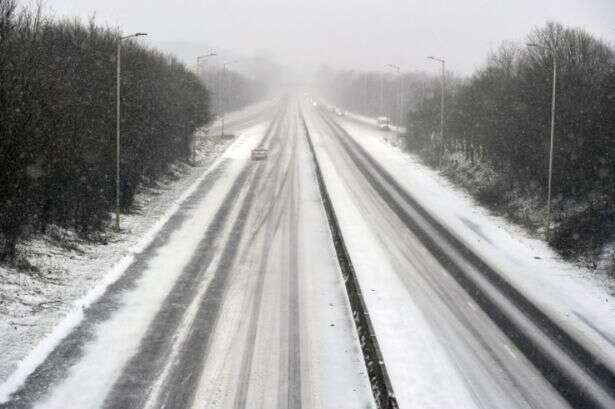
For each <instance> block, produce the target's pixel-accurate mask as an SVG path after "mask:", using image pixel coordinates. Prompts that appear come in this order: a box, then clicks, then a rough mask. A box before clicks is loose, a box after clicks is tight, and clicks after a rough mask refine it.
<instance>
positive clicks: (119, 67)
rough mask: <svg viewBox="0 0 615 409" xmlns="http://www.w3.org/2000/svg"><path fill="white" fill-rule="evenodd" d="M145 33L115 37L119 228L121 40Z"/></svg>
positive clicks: (117, 208)
mask: <svg viewBox="0 0 615 409" xmlns="http://www.w3.org/2000/svg"><path fill="white" fill-rule="evenodd" d="M146 35H147V33H135V34H130V35H127V36H119V37H118V39H117V57H116V64H117V67H116V73H117V78H116V80H117V84H116V86H117V91H116V116H115V118H116V124H115V132H116V135H115V229H116V230H117V231H119V230H120V119H121V112H120V97H121V95H120V92H121V87H120V83H121V79H122V71H121V58H122V41H124V40H128V39H129V38H134V37H141V36H146Z"/></svg>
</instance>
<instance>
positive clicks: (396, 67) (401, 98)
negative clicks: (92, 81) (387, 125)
mask: <svg viewBox="0 0 615 409" xmlns="http://www.w3.org/2000/svg"><path fill="white" fill-rule="evenodd" d="M385 67H388V68H391V69H393V70H395V72H396V73H397V76H398V77H399V96H398V101H399V122H398V124H397V134H398V135H401V124H402V122H403V117H404V76H403V75H401V68H400V67H399V65H395V64H386V65H385Z"/></svg>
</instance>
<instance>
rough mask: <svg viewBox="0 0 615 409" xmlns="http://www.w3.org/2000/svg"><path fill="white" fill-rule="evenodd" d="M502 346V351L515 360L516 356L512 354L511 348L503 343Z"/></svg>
mask: <svg viewBox="0 0 615 409" xmlns="http://www.w3.org/2000/svg"><path fill="white" fill-rule="evenodd" d="M502 345H503V346H504V349H505V350H506V351H507V352H508V354H509V355H510V356H511V357H512V358H513V359H517V355H515V353H514V352H513V350H512V348H511V347H510V346H509V345H508V344H507V343H505V342H502Z"/></svg>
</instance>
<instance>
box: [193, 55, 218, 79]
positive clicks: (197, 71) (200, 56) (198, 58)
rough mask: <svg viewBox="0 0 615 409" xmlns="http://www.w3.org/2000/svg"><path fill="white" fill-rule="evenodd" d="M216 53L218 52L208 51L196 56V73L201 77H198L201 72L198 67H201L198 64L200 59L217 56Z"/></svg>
mask: <svg viewBox="0 0 615 409" xmlns="http://www.w3.org/2000/svg"><path fill="white" fill-rule="evenodd" d="M217 55H218V54H216V53H215V52H213V51H210V52H209V53H207V54H204V55H199V56H198V57H196V75H197V77H199V78H201V77H200V74H201V70H200V67H201V65H200V64H201V60H204V59H205V58H208V57H215V56H217Z"/></svg>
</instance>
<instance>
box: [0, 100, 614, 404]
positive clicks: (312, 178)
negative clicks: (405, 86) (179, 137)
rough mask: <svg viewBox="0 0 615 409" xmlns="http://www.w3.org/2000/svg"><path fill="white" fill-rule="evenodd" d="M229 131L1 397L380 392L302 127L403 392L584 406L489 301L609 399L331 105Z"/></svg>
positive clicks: (297, 108) (403, 397) (87, 399)
mask: <svg viewBox="0 0 615 409" xmlns="http://www.w3.org/2000/svg"><path fill="white" fill-rule="evenodd" d="M227 129H228V132H229V133H233V134H235V135H237V139H236V141H235V142H234V143H233V144H232V145H231V146H230V147H229V149H228V150H227V151H226V152H225V153H224V154H223V155H222V156H221V158H220V159H219V160H218V161H217V162H216V163H215V164H214V165H213V166H212V168H211V169H210V170H209V171H208V173H207V174H206V175H205V177H204V178H203V181H202V182H201V183H200V184H199V185H198V187H197V188H196V190H195V191H194V193H193V194H192V195H191V196H190V197H189V198H188V199H187V200H186V201H185V202H184V203H182V204H181V206H180V207H179V210H178V211H177V213H176V214H175V215H174V216H172V217H171V218H170V220H169V221H168V222H167V223H166V224H165V226H164V227H163V229H162V230H161V232H160V233H159V234H158V235H157V236H156V238H155V240H154V241H153V242H152V244H150V245H149V246H148V247H147V248H145V249H143V250H142V251H140V252H138V253H137V254H136V256H135V258H134V260H133V261H132V263H131V264H130V265H128V266H127V269H126V271H125V273H124V274H123V275H122V276H121V277H120V278H119V280H117V281H116V282H114V283H113V284H112V285H111V286H109V287H108V289H107V291H106V292H105V293H104V294H103V295H102V296H101V297H100V298H99V299H98V301H97V302H95V303H94V304H92V305H91V306H90V307H88V308H87V309H85V310H84V311H83V320H82V321H81V322H80V323H79V325H77V326H76V327H75V329H74V330H72V331H71V332H70V333H69V334H67V336H66V337H65V338H64V339H63V340H62V341H61V343H60V344H59V345H58V346H57V347H56V348H55V349H54V350H53V352H52V353H51V354H50V355H49V356H47V357H46V358H45V359H44V361H43V362H42V364H41V365H40V366H39V367H38V368H37V369H36V370H35V371H34V372H33V373H32V374H31V375H30V376H29V377H28V378H27V380H26V381H25V383H24V384H23V385H22V386H21V387H20V388H19V389H18V390H16V391H15V393H13V395H11V399H10V400H9V401H7V402H5V403H3V404H0V408H109V409H112V408H122V409H124V408H292V409H298V408H349V409H359V408H373V407H375V403H374V398H373V395H372V390H371V386H370V382H369V379H368V376H367V371H366V366H365V365H366V364H365V362H364V359H363V356H362V353H361V348H360V343H359V340H358V338H357V332H356V329H355V327H354V323H353V316H352V312H351V310H350V306H349V303H348V299H347V295H346V293H345V288H344V281H343V277H342V273H341V271H340V267H339V265H338V260H337V257H336V253H335V249H334V246H333V243H332V238H331V233H330V229H329V224H328V221H327V217H326V214H325V210H324V208H323V203H322V198H321V196H320V192H319V188H318V184H317V179H316V171H315V166H316V164H315V162H314V157H313V156H312V151H311V150H310V147H309V144H308V137H309V138H310V139H309V140H311V141H312V143H313V146H314V152H315V154H316V158H317V159H318V161H319V163H320V166H321V171H322V175H323V178H324V181H325V184H326V185H328V187H329V188H330V189H328V191H329V195H330V196H331V202H332V204H333V207H334V208H335V210H336V212H337V214H338V218H339V221H340V229H341V232H342V234H343V235H344V236H345V241H346V243H347V248H348V252H349V255H350V258H351V259H352V261H353V263H354V264H355V269H356V271H357V276H358V278H359V282H360V283H361V285H362V286H364V288H363V290H364V292H368V293H369V297H367V298H369V299H368V302H367V303H366V305H367V307H368V309H369V308H370V307H371V308H372V310H371V311H370V315H371V320H372V322H373V323H374V328H375V330H376V335H377V336H378V341H379V343H380V345H381V347H382V350H383V357H384V361H385V364H386V365H387V367H388V372H389V375H390V378H391V382H392V386H393V389H394V390H395V393H396V395H397V397H398V401H399V403H400V407H402V408H414V407H459V408H543V409H551V408H567V407H570V406H571V402H573V403H572V405H574V400H571V399H572V398H571V397H570V396H566V394H565V393H563V392H565V391H563V390H562V389H561V388H564V387H565V384H564V383H562V384H561V385H558V384H557V382H555V381H554V379H555V378H554V375H550V374H549V373H547V372H548V370H547V369H545V368H548V366H544V365H543V366H541V365H540V364H539V362H538V359H539V358H540V357H539V358H536V356H537V355H533V354H532V351H530V350H529V349H528V348H525V346H526V345H525V344H523V342H524V341H520V340H519V339H515V338H514V337H513V336H512V335H511V334H512V332H510V331H509V330H508V329H507V328H503V326H502V320H503V318H501V317H499V316H496V315H494V314H495V313H494V312H493V311H491V310H485V308H484V307H485V305H487V304H486V303H487V301H484V300H483V299H489V300H493V301H489V302H492V303H493V305H494V306H496V307H497V308H500V309H501V310H502V311H504V312H502V313H501V314H500V313H499V312H498V314H500V315H502V314H503V315H502V316H506V317H508V316H510V317H512V318H507V319H509V320H511V321H510V322H512V321H514V323H515V325H517V327H519V328H521V327H523V328H524V330H523V331H524V334H527V336H528V339H530V340H532V342H535V344H534V343H533V344H532V348H534V349H536V350H540V351H542V349H545V351H546V352H544V351H543V352H544V353H543V355H544V356H547V357H548V358H549V359H551V360H552V361H557V362H558V365H560V366H561V368H564V369H565V370H566V371H569V372H567V373H572V374H573V375H574V376H577V378H575V379H577V380H579V382H580V384H582V387H583V388H585V389H584V390H586V391H589V392H588V393H589V394H594V395H595V396H596V401H595V402H596V405H594V406H592V407H608V405H609V404H610V402H613V400H612V394H611V393H612V391H610V392H609V391H605V390H604V388H603V387H602V386H603V385H602V386H601V385H599V383H598V382H594V381H595V380H592V379H591V376H588V375H587V374H586V373H585V372H584V371H583V370H580V369H578V367H577V366H575V365H577V363H576V362H574V359H573V358H571V357H570V356H568V355H567V352H566V351H565V348H564V347H562V345H563V344H562V343H560V344H558V343H557V342H555V341H554V340H552V339H549V337H548V336H546V335H544V334H543V331H542V329H540V328H536V323H535V322H534V321H533V318H532V317H527V316H525V315H524V314H523V313H520V312H518V311H517V306H516V305H513V304H514V303H513V302H512V301H510V300H508V299H506V297H503V296H501V295H500V293H499V292H498V290H497V289H492V288H491V287H490V284H489V283H488V282H486V281H487V280H485V279H483V278H481V277H482V276H481V275H480V272H478V271H475V270H477V268H476V266H475V265H472V263H471V262H469V261H468V260H469V258H468V257H469V256H468V255H467V254H463V251H462V249H460V248H459V247H458V246H454V245H448V244H447V243H448V242H447V241H446V240H445V239H442V241H441V242H440V241H439V240H436V242H434V241H433V239H430V237H440V236H438V235H439V234H440V233H439V232H438V231H436V230H437V229H434V228H433V227H432V226H429V225H428V224H425V223H423V222H422V220H423V219H424V217H423V216H421V215H420V214H419V213H420V212H417V210H416V209H415V208H413V206H412V203H411V201H410V200H408V198H405V197H404V196H403V194H401V193H400V192H398V191H396V190H395V187H394V184H393V183H391V182H390V181H387V178H386V177H385V176H383V175H382V174H381V173H379V171H378V168H377V166H376V165H374V163H373V162H372V161H371V160H370V159H369V153H367V152H362V151H361V150H360V149H358V148H357V146H356V144H353V142H352V139H351V138H350V137H349V135H347V134H344V132H343V131H342V130H341V128H339V127H338V126H336V124H335V122H334V120H333V119H332V117H330V116H329V115H328V114H326V113H325V112H323V111H321V110H319V109H316V108H314V107H312V106H311V105H309V104H307V103H306V102H305V101H302V100H301V98H293V97H288V98H285V99H282V100H280V102H279V103H277V104H275V105H273V106H272V107H270V108H267V109H262V110H260V111H258V112H255V113H252V114H250V115H248V116H246V117H245V118H244V119H243V120H242V119H241V117H237V118H233V119H232V120H231V121H229V123H228V128H227ZM306 130H307V132H309V135H308V134H307V133H306ZM212 135H213V133H212ZM256 147H264V148H267V149H268V158H267V159H266V160H262V161H254V160H252V159H251V158H250V153H251V150H252V149H253V148H256ZM432 230H433V231H432ZM442 237H444V236H442ZM430 240H431V241H430ZM355 261H356V263H355ZM464 274H465V275H468V276H471V277H472V280H474V281H476V282H477V283H479V284H477V286H479V287H481V289H482V290H481V291H483V299H479V298H477V296H476V295H473V294H472V291H469V290H468V288H467V286H464V285H463V280H461V279H460V278H459V277H460V275H464ZM370 291H373V292H374V293H370ZM378 292H380V294H385V295H384V296H379V295H378V294H379V293H378ZM484 294H487V295H486V296H485V295H484ZM481 300H483V301H481ZM494 308H495V307H494ZM498 311H500V310H498ZM506 314H508V315H506ZM517 327H515V328H517ZM534 345H535V347H534ZM541 348H542V349H541ZM541 356H542V355H541ZM545 359H546V358H545ZM549 362H551V361H549ZM549 376H551V377H550V378H549ZM596 385H597V386H596ZM559 386H561V388H560V387H559ZM601 388H602V389H601ZM600 405H602V406H600Z"/></svg>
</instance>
